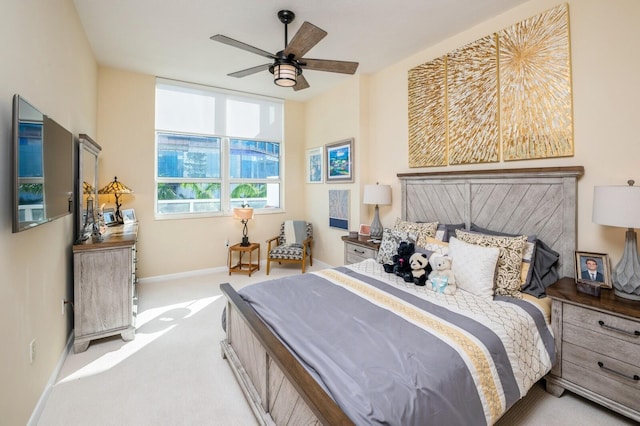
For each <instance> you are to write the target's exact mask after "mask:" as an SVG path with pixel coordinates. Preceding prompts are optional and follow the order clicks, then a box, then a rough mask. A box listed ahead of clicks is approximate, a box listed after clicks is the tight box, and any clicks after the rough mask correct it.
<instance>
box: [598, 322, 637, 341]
mask: <svg viewBox="0 0 640 426" xmlns="http://www.w3.org/2000/svg"><path fill="white" fill-rule="evenodd" d="M598 324H600V327H602V328H606V329H607V330H612V331H617V332H618V333H622V334H626V335H629V336H632V337H638V336H640V331H638V330H634V331H633V332H631V331H627V330H623V329H621V328H618V327H614V326H612V325H607V324H605V323H604V321H602V320H600V321H598Z"/></svg>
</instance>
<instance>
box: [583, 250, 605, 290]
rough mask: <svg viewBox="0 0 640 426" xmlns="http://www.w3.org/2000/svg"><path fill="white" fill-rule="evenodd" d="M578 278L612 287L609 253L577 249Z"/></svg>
mask: <svg viewBox="0 0 640 426" xmlns="http://www.w3.org/2000/svg"><path fill="white" fill-rule="evenodd" d="M576 278H577V281H578V282H586V283H590V284H597V285H599V286H601V287H606V288H612V287H613V284H612V282H611V268H610V262H609V255H607V254H604V253H588V252H585V251H576Z"/></svg>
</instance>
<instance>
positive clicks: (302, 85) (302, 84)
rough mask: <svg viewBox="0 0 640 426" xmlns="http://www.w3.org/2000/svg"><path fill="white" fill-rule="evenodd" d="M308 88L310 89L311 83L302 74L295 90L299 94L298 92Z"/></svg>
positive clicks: (297, 80)
mask: <svg viewBox="0 0 640 426" xmlns="http://www.w3.org/2000/svg"><path fill="white" fill-rule="evenodd" d="M307 87H309V82H308V81H307V79H306V78H304V75H302V74H300V75H299V76H298V78H297V79H296V85H295V86H293V90H295V91H296V92H297V91H298V90H302V89H306V88H307Z"/></svg>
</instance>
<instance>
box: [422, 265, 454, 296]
mask: <svg viewBox="0 0 640 426" xmlns="http://www.w3.org/2000/svg"><path fill="white" fill-rule="evenodd" d="M451 262H452V260H451V258H450V257H449V256H431V259H429V263H430V264H431V267H432V268H433V271H432V272H431V273H430V274H429V281H431V289H432V290H433V291H435V292H437V293H444V294H453V293H455V292H456V289H457V288H458V287H457V286H456V277H455V276H454V275H453V271H452V270H451Z"/></svg>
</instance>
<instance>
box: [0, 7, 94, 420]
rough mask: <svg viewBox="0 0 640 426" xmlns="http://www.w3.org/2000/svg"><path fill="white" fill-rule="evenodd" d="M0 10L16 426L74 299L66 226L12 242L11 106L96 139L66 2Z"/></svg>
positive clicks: (6, 268) (82, 59) (2, 264)
mask: <svg viewBox="0 0 640 426" xmlns="http://www.w3.org/2000/svg"><path fill="white" fill-rule="evenodd" d="M0 10H2V13H0V52H2V66H0V82H1V83H0V134H1V135H2V137H1V143H0V147H1V148H0V171H1V172H2V174H1V177H0V182H1V185H0V199H1V200H2V208H1V209H0V234H1V237H0V271H2V278H1V279H0V336H1V337H2V350H0V377H1V378H2V380H1V383H0V419H1V420H0V423H2V424H7V425H21V424H26V423H27V421H28V420H29V417H30V416H31V413H32V412H33V410H34V407H35V406H36V403H37V401H38V398H39V397H40V395H41V393H42V392H43V390H44V388H45V385H46V383H47V381H48V380H49V378H50V376H51V373H52V371H54V369H55V366H56V363H57V362H58V360H59V359H60V356H61V354H62V353H63V351H64V348H65V344H66V341H67V336H68V335H69V332H70V331H71V322H70V321H71V309H70V308H69V307H67V309H66V314H65V315H62V313H61V301H62V299H68V300H71V299H72V295H73V290H72V284H71V282H72V266H71V244H72V240H73V220H72V216H66V217H64V218H63V219H58V220H55V221H53V222H51V223H47V224H44V225H41V226H38V227H36V228H33V229H29V230H27V231H24V232H21V233H18V234H12V233H11V217H12V216H11V208H12V207H11V205H12V203H11V199H12V192H11V160H10V159H11V143H10V141H11V104H12V97H13V95H14V94H15V93H18V94H20V95H21V96H24V97H25V98H26V99H27V100H28V101H29V102H31V103H32V104H33V105H34V106H36V107H37V108H39V109H40V110H41V111H42V112H44V113H46V114H47V115H49V116H50V117H52V118H53V119H54V120H56V121H57V122H59V123H60V124H61V125H63V126H64V127H65V128H67V129H68V130H70V131H71V132H72V133H73V134H74V135H78V133H88V134H90V135H92V134H95V131H96V122H95V120H96V84H97V66H96V63H95V60H94V58H93V54H92V53H91V50H90V48H89V44H88V43H87V40H86V37H85V35H84V31H83V29H82V25H81V24H80V21H79V19H78V16H77V14H76V12H75V8H74V6H73V1H72V0H47V1H33V0H29V1H14V0H0ZM70 172H71V171H70ZM32 339H35V340H36V358H35V361H34V362H33V364H30V363H29V351H28V347H29V342H30V341H31V340H32Z"/></svg>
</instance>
